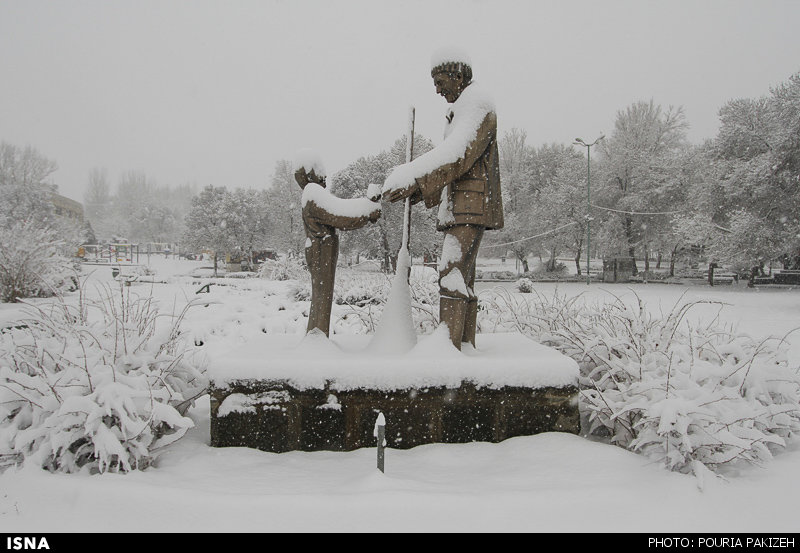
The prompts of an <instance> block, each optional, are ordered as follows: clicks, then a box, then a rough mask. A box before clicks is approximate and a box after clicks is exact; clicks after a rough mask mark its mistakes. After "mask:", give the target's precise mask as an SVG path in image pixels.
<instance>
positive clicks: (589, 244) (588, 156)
mask: <svg viewBox="0 0 800 553" xmlns="http://www.w3.org/2000/svg"><path fill="white" fill-rule="evenodd" d="M605 137H606V135H602V136H600V138H598V139H597V140H595V141H594V142H592V143H591V144H587V143H586V142H584V141H583V139H581V138H576V139H575V142H573V144H576V145H577V146H585V147H586V285H587V286H588V285H589V284H591V282H592V279H591V277H590V276H589V258H590V256H591V250H592V230H591V225H592V199H591V197H592V188H591V182H592V180H591V167H592V155H591V148H592V146H594V145H595V144H597V143H598V142H600V141H601V140H603V139H604V138H605Z"/></svg>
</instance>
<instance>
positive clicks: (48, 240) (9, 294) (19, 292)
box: [0, 221, 75, 302]
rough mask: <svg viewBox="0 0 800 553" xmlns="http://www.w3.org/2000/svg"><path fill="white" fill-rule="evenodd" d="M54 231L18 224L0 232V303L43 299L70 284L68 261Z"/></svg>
mask: <svg viewBox="0 0 800 553" xmlns="http://www.w3.org/2000/svg"><path fill="white" fill-rule="evenodd" d="M61 244H62V242H61V240H60V239H59V238H58V235H57V233H56V231H55V230H52V229H46V228H41V227H40V226H37V225H36V224H33V223H31V222H25V221H20V222H17V223H15V224H13V225H11V226H10V227H9V228H3V229H2V232H0V301H4V302H14V301H17V299H18V298H30V297H45V296H52V295H54V294H56V293H57V292H58V291H59V289H60V288H62V287H64V286H65V285H70V284H72V279H71V278H70V276H71V275H74V274H75V271H74V268H73V267H72V264H71V263H70V261H69V260H68V259H67V258H65V257H64V256H63V255H61V253H59V248H60V246H61Z"/></svg>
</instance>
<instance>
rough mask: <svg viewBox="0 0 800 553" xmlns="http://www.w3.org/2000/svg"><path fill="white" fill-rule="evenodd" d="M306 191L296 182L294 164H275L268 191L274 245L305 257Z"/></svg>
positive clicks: (287, 161) (268, 212)
mask: <svg viewBox="0 0 800 553" xmlns="http://www.w3.org/2000/svg"><path fill="white" fill-rule="evenodd" d="M301 195H302V190H301V189H300V187H299V186H298V185H297V182H296V181H295V180H294V169H293V167H292V162H291V161H289V160H286V159H281V160H278V161H277V162H276V163H275V170H274V171H273V173H272V177H271V179H270V187H269V188H268V189H267V205H268V211H267V213H265V216H267V217H268V219H269V222H270V225H271V229H272V230H271V234H272V243H271V245H272V246H273V247H275V248H278V249H280V250H283V251H285V252H287V253H289V255H291V256H300V257H302V256H303V251H304V250H305V240H306V235H305V230H304V229H303V215H302V213H301V203H300V197H301Z"/></svg>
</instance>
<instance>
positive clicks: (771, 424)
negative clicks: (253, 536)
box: [480, 291, 800, 476]
mask: <svg viewBox="0 0 800 553" xmlns="http://www.w3.org/2000/svg"><path fill="white" fill-rule="evenodd" d="M637 300H638V298H637ZM482 303H483V304H484V306H485V309H483V310H481V312H480V317H481V321H480V323H481V328H482V330H483V331H487V330H489V331H491V330H500V329H503V330H512V329H513V330H518V331H521V332H523V333H525V334H527V335H529V336H531V337H533V338H535V339H537V340H539V341H541V342H543V343H547V344H549V345H552V346H554V347H556V348H558V349H560V350H561V351H563V352H564V353H565V354H567V355H569V356H571V357H572V358H573V359H575V360H576V361H578V363H579V365H580V366H581V375H582V376H581V387H582V390H581V396H580V401H581V410H582V411H583V412H584V413H585V414H587V415H588V425H589V426H588V429H587V430H588V432H589V433H595V434H605V435H606V436H608V437H610V440H611V441H612V442H613V443H616V444H618V445H620V446H622V447H625V448H628V449H631V450H634V451H639V452H642V453H644V454H645V455H647V456H650V457H652V458H654V459H657V460H658V461H659V462H662V463H664V464H665V465H666V466H667V467H668V468H670V469H671V470H676V471H680V472H690V471H693V472H695V474H698V476H699V471H702V470H703V467H706V468H708V469H711V470H715V471H718V470H719V469H720V468H721V467H723V466H725V465H726V464H729V463H732V462H734V461H746V462H749V463H754V464H758V463H761V462H763V461H765V460H767V459H769V458H770V457H771V455H772V453H771V451H772V449H773V448H775V447H780V446H784V445H785V443H786V439H787V438H789V437H790V436H793V435H795V434H797V433H798V432H800V374H798V368H797V367H790V366H789V364H788V361H787V358H786V348H785V347H784V345H783V343H782V341H781V340H777V339H770V340H762V341H758V340H754V339H753V338H751V337H749V336H747V335H744V334H738V333H736V332H735V330H734V329H731V328H726V327H723V326H720V325H719V323H715V322H710V323H705V324H698V325H697V326H692V325H690V324H688V322H687V321H686V314H687V312H688V311H689V310H690V309H692V308H693V307H695V306H696V305H697V304H698V303H707V302H693V303H685V304H682V305H676V306H675V307H674V309H673V310H672V311H671V312H669V313H667V314H665V315H659V316H656V315H653V314H652V313H651V312H650V311H648V310H647V309H646V307H645V305H644V304H643V303H642V301H641V300H638V301H637V303H636V305H631V304H629V303H626V302H624V301H622V300H621V299H617V300H616V301H614V302H612V303H605V304H599V305H586V304H585V303H584V302H583V301H582V300H581V299H580V297H575V298H571V299H567V298H566V297H565V296H559V295H557V294H556V295H554V296H553V297H546V296H543V295H538V294H535V295H533V296H531V297H522V296H518V295H511V294H509V293H507V292H503V291H494V292H492V293H491V294H487V295H485V297H483V298H482Z"/></svg>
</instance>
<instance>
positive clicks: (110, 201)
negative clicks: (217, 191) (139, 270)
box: [83, 168, 197, 243]
mask: <svg viewBox="0 0 800 553" xmlns="http://www.w3.org/2000/svg"><path fill="white" fill-rule="evenodd" d="M196 192H197V187H196V186H195V185H192V184H183V185H179V186H177V187H174V188H173V187H170V186H159V185H158V184H157V183H156V182H155V181H154V180H153V179H152V178H150V177H148V176H147V174H145V173H144V172H142V171H128V172H126V173H124V174H123V175H122V176H121V177H120V179H119V182H118V183H117V186H116V190H115V191H113V192H112V190H111V185H110V181H109V177H108V171H107V170H106V169H104V168H95V169H92V171H91V172H90V173H89V179H88V182H87V185H86V192H85V194H84V197H83V201H84V213H85V216H86V218H87V219H88V220H89V221H91V224H92V228H93V229H94V233H95V235H96V236H97V237H98V239H100V240H104V241H110V240H115V239H121V238H125V239H127V240H130V241H131V242H136V243H142V242H162V243H175V242H178V241H180V238H181V236H182V234H183V232H184V230H185V227H184V225H183V221H184V217H185V216H186V214H187V213H188V211H189V207H190V205H191V198H192V196H194V195H195V194H196Z"/></svg>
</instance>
